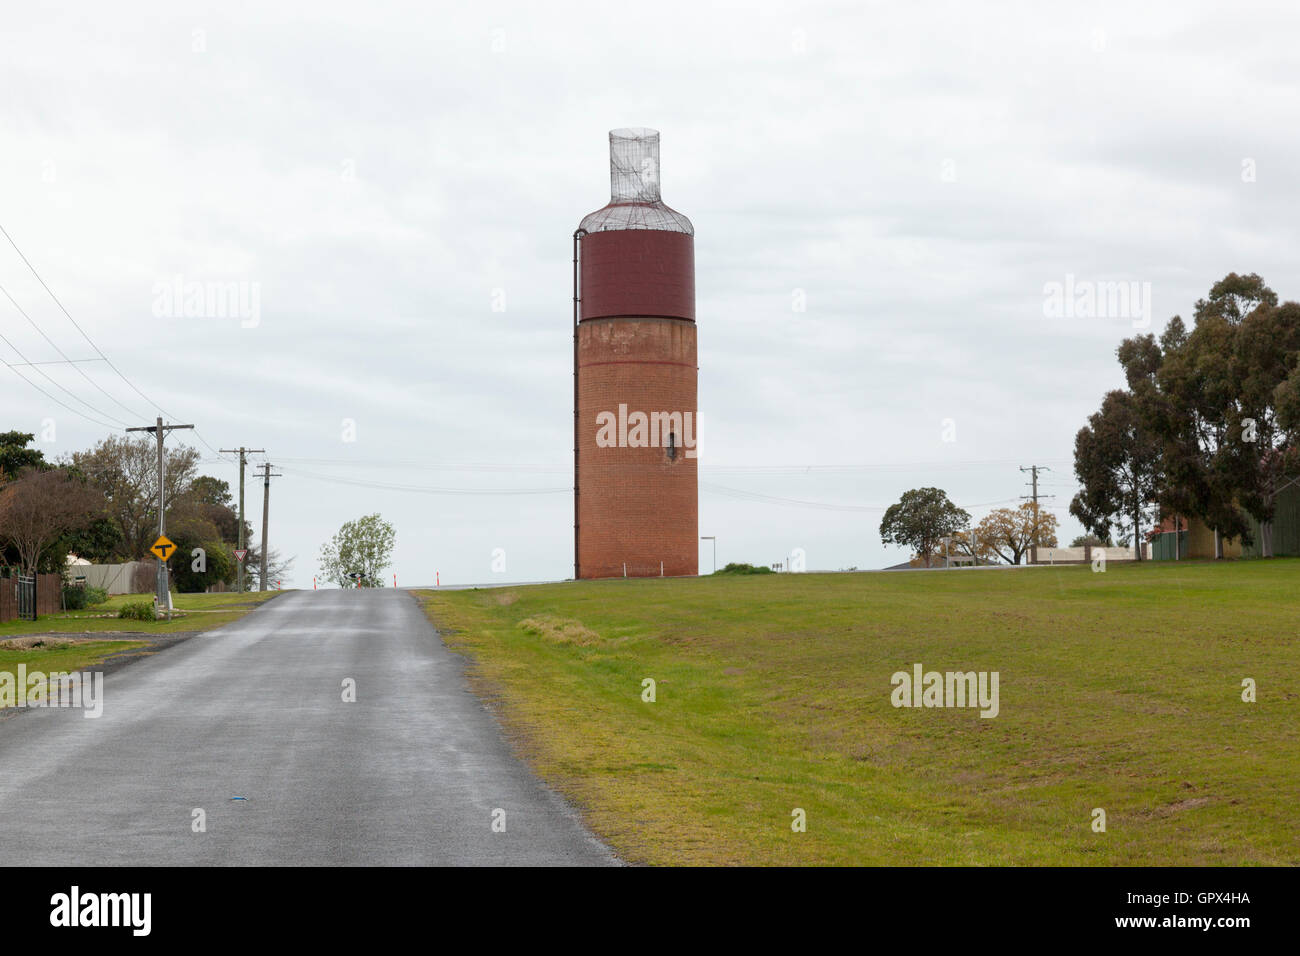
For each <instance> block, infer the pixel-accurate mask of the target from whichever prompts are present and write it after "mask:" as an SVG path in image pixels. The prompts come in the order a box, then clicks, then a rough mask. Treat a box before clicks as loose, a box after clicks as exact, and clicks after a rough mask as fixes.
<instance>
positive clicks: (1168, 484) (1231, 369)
mask: <svg viewBox="0 0 1300 956" xmlns="http://www.w3.org/2000/svg"><path fill="white" fill-rule="evenodd" d="M1116 357H1117V358H1118V359H1119V363H1120V366H1121V367H1122V368H1123V369H1124V377H1125V380H1126V382H1127V385H1128V387H1127V388H1125V389H1116V390H1114V391H1111V392H1107V393H1106V395H1105V396H1104V397H1103V399H1102V403H1101V408H1100V409H1099V410H1098V411H1097V412H1095V413H1094V414H1093V415H1091V416H1090V417H1089V419H1088V423H1087V425H1085V426H1084V427H1083V428H1081V429H1080V430H1079V432H1078V434H1077V435H1076V436H1075V443H1074V470H1075V475H1076V476H1077V477H1078V479H1079V482H1080V484H1081V485H1082V490H1081V491H1080V492H1079V493H1078V494H1077V495H1075V496H1074V499H1073V500H1072V501H1071V503H1070V513H1071V514H1072V515H1074V516H1075V517H1076V518H1077V519H1078V520H1079V521H1080V523H1081V524H1083V526H1084V527H1085V528H1087V529H1088V530H1090V531H1092V532H1094V533H1096V534H1099V535H1108V534H1110V532H1111V531H1112V530H1115V531H1117V532H1118V533H1119V534H1120V535H1123V536H1125V537H1128V536H1131V537H1132V540H1133V542H1134V545H1135V546H1137V547H1138V549H1139V555H1140V554H1141V538H1142V531H1143V529H1144V528H1145V529H1148V530H1149V529H1150V528H1151V527H1153V526H1154V525H1155V524H1156V523H1157V522H1158V521H1160V520H1162V519H1163V518H1166V517H1171V516H1175V515H1176V516H1181V517H1183V518H1195V519H1199V520H1200V521H1202V522H1203V523H1204V524H1205V525H1206V526H1207V527H1209V528H1212V529H1213V530H1214V533H1215V555H1216V556H1221V555H1222V542H1223V541H1224V540H1225V539H1227V540H1232V539H1240V540H1241V541H1242V542H1243V543H1246V544H1250V543H1252V540H1253V539H1252V524H1251V522H1250V521H1249V520H1248V517H1249V518H1253V519H1254V520H1255V521H1256V522H1258V527H1259V538H1260V540H1259V550H1260V554H1261V555H1262V556H1264V557H1272V555H1273V541H1272V522H1273V516H1274V510H1275V506H1276V503H1277V496H1278V494H1279V493H1280V492H1281V491H1282V490H1283V489H1284V488H1285V487H1286V486H1287V485H1288V484H1289V483H1290V482H1292V481H1293V480H1294V476H1295V475H1297V474H1300V468H1298V467H1297V466H1300V304H1298V303H1295V302H1286V303H1283V304H1281V305H1279V304H1278V297H1277V294H1276V293H1275V292H1274V291H1273V290H1272V289H1270V288H1269V287H1268V286H1267V285H1266V284H1265V282H1264V280H1263V279H1261V278H1260V277H1259V276H1258V275H1256V274H1254V273H1251V274H1250V275H1245V276H1242V275H1238V274H1236V273H1230V274H1229V275H1227V276H1225V277H1224V278H1223V279H1221V280H1220V281H1219V282H1216V283H1215V284H1214V286H1213V287H1212V288H1211V289H1210V293H1209V295H1208V296H1207V297H1206V298H1204V299H1200V300H1198V301H1197V302H1196V304H1195V306H1194V311H1193V322H1192V327H1191V329H1188V328H1187V326H1186V324H1185V323H1184V322H1183V319H1182V317H1181V316H1178V315H1175V316H1174V317H1173V318H1172V319H1170V321H1169V323H1168V325H1167V326H1166V327H1165V330H1164V332H1162V333H1161V335H1160V336H1159V338H1157V337H1156V336H1155V335H1153V334H1147V335H1139V336H1135V337H1133V338H1129V339H1125V340H1124V341H1123V342H1122V343H1121V344H1120V345H1119V347H1118V348H1117V349H1116Z"/></svg>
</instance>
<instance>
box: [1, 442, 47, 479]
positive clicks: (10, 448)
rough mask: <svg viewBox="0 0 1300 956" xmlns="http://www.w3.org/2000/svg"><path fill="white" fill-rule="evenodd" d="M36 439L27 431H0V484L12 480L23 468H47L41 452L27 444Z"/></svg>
mask: <svg viewBox="0 0 1300 956" xmlns="http://www.w3.org/2000/svg"><path fill="white" fill-rule="evenodd" d="M34 441H36V436H35V435H33V434H31V433H29V432H16V431H15V432H0V485H2V484H4V483H5V482H6V481H14V480H15V479H16V478H17V477H18V473H19V472H21V471H22V470H23V469H24V468H48V467H49V465H48V464H47V463H46V461H45V455H44V453H43V452H41V451H40V450H38V449H36V448H28V447H27V446H28V445H29V444H31V443H32V442H34Z"/></svg>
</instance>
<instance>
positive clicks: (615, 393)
mask: <svg viewBox="0 0 1300 956" xmlns="http://www.w3.org/2000/svg"><path fill="white" fill-rule="evenodd" d="M584 261H585V260H584ZM697 373H698V369H697V366H696V329H695V323H694V322H692V321H688V320H685V319H665V318H651V317H619V318H605V319H585V318H584V320H583V321H582V322H581V323H580V324H579V326H578V416H579V418H578V421H579V441H578V483H579V496H578V524H579V532H578V563H579V574H580V576H581V577H583V578H596V577H619V576H622V574H623V564H624V562H626V563H627V573H628V576H629V577H649V576H657V575H658V574H659V573H660V562H661V561H662V562H663V573H664V574H665V575H693V574H697V573H698V572H699V484H698V477H697V476H698V471H697V464H696V459H695V458H688V457H687V456H686V454H685V452H686V449H685V448H683V447H681V445H682V442H683V436H681V435H677V436H676V442H677V444H678V446H679V447H678V450H677V454H676V457H675V458H669V456H668V453H667V449H666V448H665V447H650V448H631V447H613V448H602V447H599V446H598V445H597V440H596V439H597V433H598V424H597V416H598V415H599V414H600V413H601V412H611V413H613V414H614V415H615V416H617V415H618V412H619V405H626V406H627V411H628V414H629V415H630V414H631V413H632V412H637V411H639V412H644V413H646V414H647V415H649V414H650V413H653V412H681V413H685V412H690V413H691V416H692V419H693V420H694V418H695V416H696V414H697V408H696V381H697ZM692 431H693V432H694V434H695V436H696V437H697V439H698V429H697V428H694V427H693V429H692Z"/></svg>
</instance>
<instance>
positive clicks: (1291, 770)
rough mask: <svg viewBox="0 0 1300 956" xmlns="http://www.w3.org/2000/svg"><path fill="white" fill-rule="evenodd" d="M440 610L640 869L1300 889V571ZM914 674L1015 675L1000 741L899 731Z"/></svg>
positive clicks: (860, 581) (861, 585) (971, 717)
mask: <svg viewBox="0 0 1300 956" xmlns="http://www.w3.org/2000/svg"><path fill="white" fill-rule="evenodd" d="M423 597H424V598H425V600H426V609H427V611H428V613H429V616H430V618H431V619H432V620H433V622H434V623H435V625H436V626H438V627H439V629H440V630H441V631H442V633H443V637H444V639H445V640H446V641H447V643H448V644H449V645H450V646H451V647H453V648H454V649H456V650H458V651H461V652H463V653H465V654H467V655H468V656H469V657H470V659H471V661H472V662H473V663H472V667H471V670H470V673H471V679H472V680H473V682H474V684H475V687H476V690H478V691H479V692H480V693H482V694H484V695H485V696H486V697H487V699H488V700H489V701H490V702H491V704H492V705H493V706H494V708H495V709H497V710H498V712H499V714H500V716H501V719H502V721H503V723H504V725H505V726H506V728H507V731H508V732H509V734H510V736H511V737H512V739H513V740H514V741H515V743H516V746H517V748H518V750H519V752H520V753H521V755H522V756H524V757H525V759H527V760H528V761H529V762H530V763H531V765H532V766H533V767H534V768H535V769H536V770H537V771H538V772H539V773H540V774H541V775H542V776H543V778H544V779H546V780H547V781H548V782H549V783H550V784H551V785H552V786H554V787H555V788H556V789H557V790H559V791H560V792H561V793H563V794H565V795H566V796H567V797H568V798H569V799H571V800H572V801H573V802H574V803H575V804H576V805H577V806H579V807H580V808H581V810H582V811H583V814H584V817H585V819H586V820H587V822H588V823H589V825H590V826H591V827H592V828H593V829H594V830H595V831H596V832H597V833H598V834H600V835H601V836H602V837H603V838H605V839H606V840H608V841H609V842H610V844H611V845H612V846H613V847H614V848H615V849H616V850H617V851H618V852H619V853H620V854H621V855H622V856H623V857H624V858H625V859H628V860H630V861H634V862H644V863H653V864H670V863H705V864H722V863H741V864H805V863H827V864H926V865H936V864H943V865H950V864H990V865H1039V864H1048V865H1057V864H1060V865H1065V864H1079V865H1116V864H1136V865H1144V864H1146V865H1163V864H1183V865H1199V864H1266V865H1267V864H1291V865H1295V864H1300V815H1298V814H1296V812H1295V800H1296V794H1297V792H1300V643H1298V641H1297V637H1298V631H1300V561H1296V560H1288V559H1275V560H1272V561H1268V562H1263V561H1242V562H1232V563H1226V564H1219V565H1214V564H1209V563H1205V564H1202V563H1192V562H1183V563H1180V564H1176V565H1175V564H1173V563H1160V564H1155V565H1151V564H1147V565H1141V566H1132V565H1116V564H1112V565H1111V566H1110V568H1109V570H1107V571H1106V572H1105V573H1101V574H1097V573H1093V572H1092V571H1091V569H1090V568H1089V567H1087V566H1082V567H1080V566H1075V567H1062V568H1027V569H1016V570H989V571H980V570H964V571H955V572H922V573H894V574H840V575H812V574H808V575H784V574H783V575H765V576H761V577H740V578H725V579H723V578H699V579H682V580H672V579H669V580H656V579H649V580H640V581H637V580H632V581H621V580H615V581H604V582H584V583H581V584H572V583H570V584H562V585H543V586H534V587H518V588H511V589H502V590H480V591H447V592H424V594H423ZM918 662H919V663H922V664H923V665H924V666H925V669H926V670H927V671H928V670H932V669H933V670H938V671H948V670H963V671H968V670H974V671H997V672H998V673H999V675H1000V686H999V697H1000V713H999V715H998V716H997V717H996V718H993V719H985V718H981V717H980V716H979V712H978V711H977V710H974V709H905V708H895V707H893V706H892V705H891V702H890V694H891V691H892V689H893V688H892V686H891V682H890V681H891V675H892V674H893V673H894V672H896V671H900V670H906V671H910V670H911V668H912V665H913V664H915V663H918ZM645 678H653V679H654V680H655V681H656V682H657V688H656V695H657V700H656V702H654V703H646V702H643V700H642V681H643V679H645ZM1243 678H1252V679H1253V680H1254V681H1255V682H1256V685H1257V688H1258V691H1257V693H1258V701H1257V702H1256V703H1245V702H1243V700H1242V680H1243ZM795 808H801V809H803V810H804V811H805V813H806V817H807V831H806V832H802V833H798V832H792V829H791V821H792V811H793V810H794V809H795ZM1094 808H1102V809H1104V810H1105V813H1106V831H1105V832H1104V833H1098V832H1094V831H1093V819H1094V818H1093V810H1094Z"/></svg>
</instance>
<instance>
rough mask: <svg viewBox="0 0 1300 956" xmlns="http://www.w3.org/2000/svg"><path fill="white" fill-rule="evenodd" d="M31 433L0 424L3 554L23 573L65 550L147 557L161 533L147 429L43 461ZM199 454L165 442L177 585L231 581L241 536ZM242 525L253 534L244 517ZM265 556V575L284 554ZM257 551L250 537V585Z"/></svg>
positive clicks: (99, 557)
mask: <svg viewBox="0 0 1300 956" xmlns="http://www.w3.org/2000/svg"><path fill="white" fill-rule="evenodd" d="M35 437H36V436H35V435H33V434H30V433H27V432H21V431H9V432H0V564H3V565H5V566H9V567H18V568H20V569H21V570H22V571H23V572H24V573H26V574H34V573H60V574H62V573H65V571H66V558H67V555H69V554H73V555H76V556H77V557H79V558H83V559H85V560H87V561H90V562H92V563H95V564H104V563H117V562H123V561H138V560H142V559H144V558H146V557H150V555H149V547H150V545H152V544H153V542H154V540H155V539H156V538H157V535H158V458H157V445H156V443H155V441H154V439H153V438H150V437H138V438H134V437H125V438H124V437H118V436H109V437H108V438H105V439H104V440H102V441H100V442H98V443H97V444H96V445H95V446H94V447H92V448H90V449H88V450H85V451H78V452H73V453H71V454H70V455H67V456H64V457H63V458H62V459H61V460H59V461H48V460H47V459H46V458H45V455H44V453H43V452H42V451H40V450H39V449H37V448H34V447H29V446H31V445H32V443H33V442H34V441H35ZM199 462H200V455H199V453H198V451H197V450H195V449H193V448H190V447H188V446H185V445H176V446H171V447H167V448H165V449H164V464H165V467H164V473H165V478H164V482H165V485H166V487H165V489H164V490H165V499H166V508H167V513H166V526H167V537H168V538H170V539H171V540H172V541H173V542H174V543H175V544H176V546H177V549H176V554H177V557H175V558H173V559H172V561H171V562H170V563H169V564H170V567H171V570H172V580H173V584H174V586H175V587H176V589H177V590H179V591H187V592H188V591H203V590H206V589H207V588H208V587H209V586H212V585H215V584H217V583H219V582H220V583H224V584H226V585H229V584H231V583H233V582H234V580H235V571H236V566H235V556H234V549H235V546H236V542H237V541H238V540H239V515H238V513H237V511H236V509H235V503H234V501H233V500H232V497H231V493H230V484H229V482H226V481H223V480H221V479H219V478H215V477H212V476H211V475H203V474H200V473H199V471H198V468H199ZM244 530H245V540H246V541H250V540H251V539H252V528H251V526H249V525H248V523H247V522H245V528H244ZM195 549H202V552H203V561H201V562H198V561H193V560H191V559H190V558H191V555H192V553H193V551H194V550H195ZM267 557H268V574H269V576H270V577H271V579H272V580H274V579H276V578H279V577H281V576H282V575H283V574H284V573H285V571H286V570H287V566H288V564H289V563H291V562H286V561H283V560H281V559H280V558H279V556H278V555H277V554H276V552H275V551H274V550H272V551H271V553H270V554H269V555H268V556H267ZM260 559H261V555H260V553H259V552H258V551H257V550H256V549H255V548H252V547H250V549H249V553H248V555H247V557H246V560H247V564H248V571H249V574H248V575H246V576H245V580H246V581H247V582H249V584H250V585H251V586H252V587H257V586H258V585H259V584H260V582H259V581H258V580H257V575H258V573H259V571H260ZM196 565H201V569H199V568H196Z"/></svg>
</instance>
